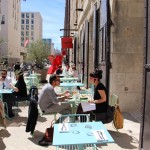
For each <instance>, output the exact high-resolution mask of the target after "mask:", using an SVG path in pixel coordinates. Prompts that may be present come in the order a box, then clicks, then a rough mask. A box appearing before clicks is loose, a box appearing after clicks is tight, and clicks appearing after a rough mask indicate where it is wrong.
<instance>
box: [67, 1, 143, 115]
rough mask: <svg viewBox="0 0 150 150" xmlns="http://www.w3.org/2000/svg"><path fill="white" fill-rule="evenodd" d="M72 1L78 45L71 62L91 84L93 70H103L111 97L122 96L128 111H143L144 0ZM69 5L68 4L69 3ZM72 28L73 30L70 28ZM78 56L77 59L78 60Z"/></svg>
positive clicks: (104, 79)
mask: <svg viewBox="0 0 150 150" xmlns="http://www.w3.org/2000/svg"><path fill="white" fill-rule="evenodd" d="M66 3H69V4H70V14H69V15H70V22H69V24H70V27H69V28H70V29H75V30H70V32H69V35H74V38H73V40H74V47H73V49H70V50H69V51H70V53H67V54H69V56H68V57H69V62H73V63H75V64H76V66H77V68H78V70H79V72H80V73H82V74H83V79H84V80H83V81H84V83H85V84H86V86H87V87H89V86H90V84H89V81H88V76H89V72H91V71H93V70H94V69H102V70H103V79H102V82H103V83H104V84H105V85H106V87H107V89H108V93H109V96H110V95H111V94H113V93H115V94H117V95H118V96H119V102H120V107H121V109H122V111H125V112H140V110H141V99H142V77H143V52H144V50H143V47H144V46H143V37H144V2H143V0H132V1H131V0H109V1H108V0H106V1H103V0H78V1H71V0H70V1H68V0H67V1H66ZM66 6H67V5H66ZM68 30H69V29H68ZM74 58H76V59H74Z"/></svg>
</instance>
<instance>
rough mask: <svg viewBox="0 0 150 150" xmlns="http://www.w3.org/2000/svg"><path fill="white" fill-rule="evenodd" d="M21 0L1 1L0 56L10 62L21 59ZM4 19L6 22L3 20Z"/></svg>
mask: <svg viewBox="0 0 150 150" xmlns="http://www.w3.org/2000/svg"><path fill="white" fill-rule="evenodd" d="M20 3H21V1H19V0H16V1H13V0H1V1H0V18H1V20H0V21H1V24H0V39H1V40H3V42H2V43H1V44H0V57H1V58H4V59H7V61H8V63H10V64H11V63H14V62H16V61H19V60H20V6H21V4H20ZM2 21H4V22H2Z"/></svg>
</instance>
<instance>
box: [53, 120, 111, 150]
mask: <svg viewBox="0 0 150 150" xmlns="http://www.w3.org/2000/svg"><path fill="white" fill-rule="evenodd" d="M58 125H59V124H54V135H53V145H54V146H65V145H78V147H79V149H80V150H83V146H84V145H85V144H103V143H113V142H114V140H113V138H112V137H111V135H110V134H109V132H108V131H107V129H106V128H105V126H104V125H103V123H102V122H82V123H69V128H70V132H67V133H60V132H59V126H58ZM75 125H76V126H75ZM92 130H104V133H105V135H106V137H107V140H105V141H97V140H96V138H95V136H94V135H92V134H91V133H92Z"/></svg>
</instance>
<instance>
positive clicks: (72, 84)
mask: <svg viewBox="0 0 150 150" xmlns="http://www.w3.org/2000/svg"><path fill="white" fill-rule="evenodd" d="M59 86H62V87H73V86H84V85H83V84H82V83H80V82H76V83H70V82H69V83H60V85H59Z"/></svg>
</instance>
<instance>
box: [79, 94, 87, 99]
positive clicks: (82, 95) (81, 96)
mask: <svg viewBox="0 0 150 150" xmlns="http://www.w3.org/2000/svg"><path fill="white" fill-rule="evenodd" d="M87 98H88V97H87V95H86V94H80V99H87Z"/></svg>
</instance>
